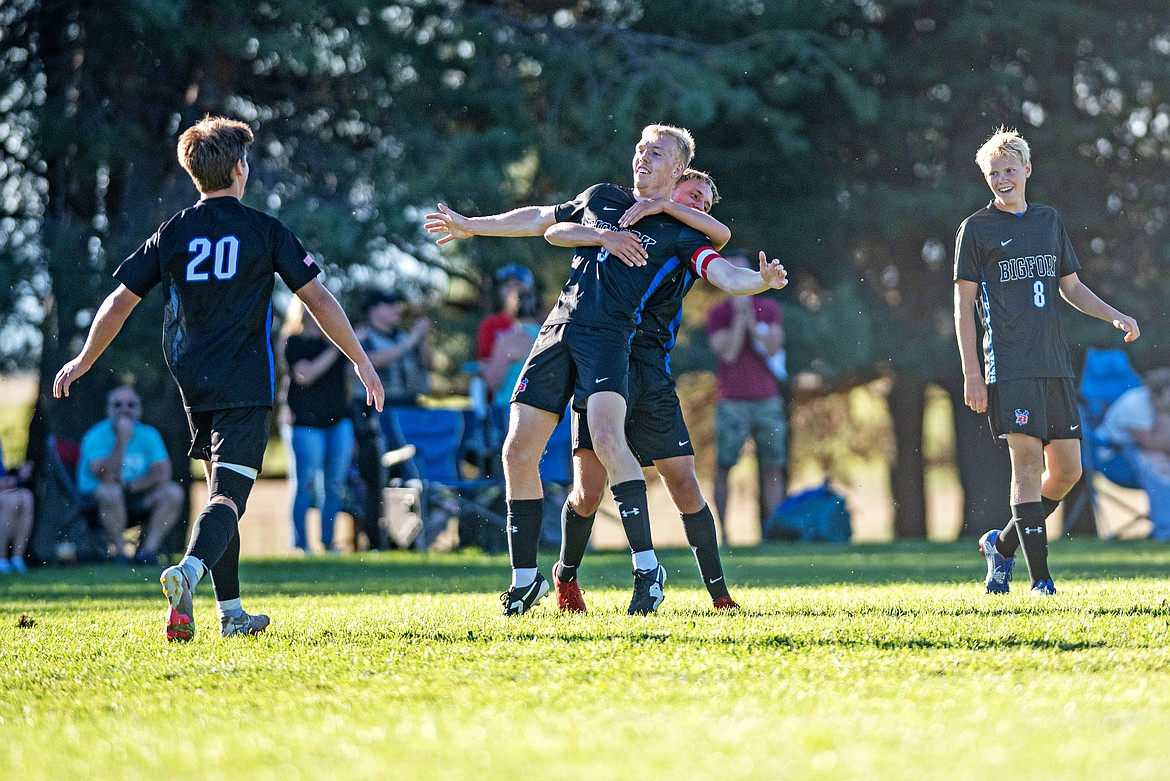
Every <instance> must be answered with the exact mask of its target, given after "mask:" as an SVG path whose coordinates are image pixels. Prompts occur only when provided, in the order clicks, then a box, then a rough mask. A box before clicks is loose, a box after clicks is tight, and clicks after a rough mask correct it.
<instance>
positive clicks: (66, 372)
mask: <svg viewBox="0 0 1170 781" xmlns="http://www.w3.org/2000/svg"><path fill="white" fill-rule="evenodd" d="M87 371H89V367H88V366H86V365H85V364H84V363H82V361H81V358H80V356H79V357H77V358H74V359H73V360H72V361H70V362H69V363H67V364H65V365H64V366H62V367H61V371H59V372H57V376H56V377H54V378H53V398H54V399H59V398H61V397H62V396H68V395H69V386H70V385H72V384H73V383H74V382H76V381H77V380H78V379H79V378H80V377H81V376H82V375H83V374H85V373H86V372H87Z"/></svg>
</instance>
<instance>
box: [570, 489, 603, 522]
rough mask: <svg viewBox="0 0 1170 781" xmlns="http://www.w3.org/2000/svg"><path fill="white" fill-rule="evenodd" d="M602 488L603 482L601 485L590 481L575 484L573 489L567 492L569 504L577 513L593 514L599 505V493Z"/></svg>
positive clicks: (582, 514) (601, 491)
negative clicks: (583, 483)
mask: <svg viewBox="0 0 1170 781" xmlns="http://www.w3.org/2000/svg"><path fill="white" fill-rule="evenodd" d="M604 490H605V484H604V482H603V483H602V484H601V485H595V484H592V483H588V484H585V485H575V486H573V490H572V491H570V492H569V506H570V507H572V508H573V512H575V513H577V515H581V516H587V515H593V513H595V512H597V508H598V507H600V506H601V495H602V493H603V492H604Z"/></svg>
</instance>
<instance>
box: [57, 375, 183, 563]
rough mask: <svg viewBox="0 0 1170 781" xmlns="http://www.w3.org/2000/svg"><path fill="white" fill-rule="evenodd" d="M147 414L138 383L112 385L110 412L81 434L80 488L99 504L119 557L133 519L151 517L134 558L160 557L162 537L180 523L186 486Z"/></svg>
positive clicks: (108, 400)
mask: <svg viewBox="0 0 1170 781" xmlns="http://www.w3.org/2000/svg"><path fill="white" fill-rule="evenodd" d="M141 418H142V400H141V399H140V398H139V397H138V393H137V392H136V391H135V390H134V389H133V388H131V387H129V386H122V387H120V388H114V390H112V391H110V394H109V396H108V397H107V398H106V418H105V419H104V420H102V421H101V422H99V423H97V424H96V425H94V427H93V428H91V429H90V430H89V431H87V432H86V433H85V437H84V438H83V439H82V440H81V460H80V462H79V463H78V465H77V490H78V491H79V492H80V493H81V495H82V496H83V497H85V498H87V499H88V500H90V502H92V504H93V505H94V506H95V507H96V508H97V512H98V517H99V519H100V520H101V524H102V529H104V530H105V532H106V541H107V544H108V546H109V547H110V548H111V549H112V552H113V554H114V555H115V556H116V557H118V558H119V559H122V558H124V555H125V554H124V551H123V547H122V546H123V544H124V537H125V534H126V528H127V527H128V526H129V525H130V520H131V519H134V520H135V521H136V522H142V520H143V519H145V523H144V526H143V529H142V543H141V545H140V546H139V547H138V551H137V552H136V553H135V555H134V560H135V561H137V562H139V563H146V562H154V561H155V560H157V559H158V551H159V547H160V546H161V545H162V541H163V540H164V539H165V538H166V536H167V533H168V532H170V530H171V529H173V528H174V526H175V524H176V523H178V520H179V515H180V514H181V513H182V510H183V488H182V486H180V485H179V484H178V483H177V482H176V481H175V480H174V479H172V478H173V476H172V474H171V460H170V458H169V457H168V456H167V449H166V446H165V445H164V444H163V439H162V435H161V434H159V432H158V429H156V428H154V427H153V426H148V425H147V424H145V423H143V422H142V421H141Z"/></svg>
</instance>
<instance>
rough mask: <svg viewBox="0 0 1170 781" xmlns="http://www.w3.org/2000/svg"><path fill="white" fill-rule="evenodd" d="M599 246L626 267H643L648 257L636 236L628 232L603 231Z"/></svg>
mask: <svg viewBox="0 0 1170 781" xmlns="http://www.w3.org/2000/svg"><path fill="white" fill-rule="evenodd" d="M601 246H603V247H605V249H606V250H607V251H608V252H609V254H610V255H613V256H615V257H616V258H617V259H618V260H620V261H621V262H622V263H625V264H626V265H627V266H645V265H646V258H648V257H650V253H648V252H647V251H646V248H645V247H643V246H642V242H641V241H640V240H639V239H638V236H637V235H636V234H634V233H631V232H630V231H605V232H604V234H603V235H602V237H601Z"/></svg>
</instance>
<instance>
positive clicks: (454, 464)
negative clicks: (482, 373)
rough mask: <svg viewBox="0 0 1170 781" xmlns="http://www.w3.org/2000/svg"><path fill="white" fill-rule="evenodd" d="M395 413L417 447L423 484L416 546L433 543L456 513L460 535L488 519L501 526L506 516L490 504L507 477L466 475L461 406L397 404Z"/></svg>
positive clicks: (421, 546)
mask: <svg viewBox="0 0 1170 781" xmlns="http://www.w3.org/2000/svg"><path fill="white" fill-rule="evenodd" d="M395 413H396V414H397V417H398V425H399V428H400V429H401V431H402V436H403V439H405V441H406V442H407V443H408V444H410V445H414V447H415V450H416V455H415V463H416V465H417V466H418V468H419V477H420V479H421V481H422V485H423V488H422V494H421V502H420V504H421V513H420V515H421V518H422V521H423V523H422V528H421V529H419V534H418V537H417V538H416V539H415V540H414V544H415V547H420V548H425V547H427V546H429V545H430V544H431V543H433V542H434V541H435V538H436V537H437V536H438V534H439V533H440V532H441V531H442V530H443V528H445V526H446V523H447V521H448V519H449V518H450V517H452V516H458V517H459V520H460V530H461V536H462V534H463V533H466V532H468V531H473V529H474V530H478V528H479V526H480V525H484V524H488V525H491V526H494V527H495V528H497V529H499V530H501V531H502V530H503V529H504V525H505V523H506V519H505V517H504V516H503V515H502V514H500V513H499V512H497V511H496V510H495V509H493V506H492V505H494V504H496V503H497V501H498V500H499V498H500V497H502V495H503V491H504V481H503V480H501V479H499V478H494V477H479V478H471V479H468V478H464V477H463V476H462V474H461V473H460V466H459V464H460V461H461V460H462V456H463V450H464V448H463V442H464V414H463V411H462V410H458V409H442V408H421V407H410V408H400V409H396V410H395ZM469 527H472V528H469ZM472 536H474V535H472ZM399 542H400V544H401V540H399ZM481 547H482V546H481Z"/></svg>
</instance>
